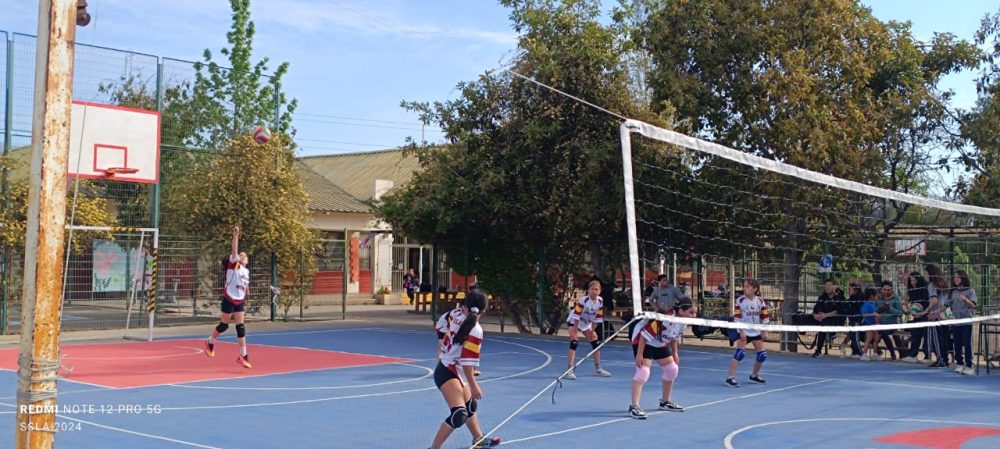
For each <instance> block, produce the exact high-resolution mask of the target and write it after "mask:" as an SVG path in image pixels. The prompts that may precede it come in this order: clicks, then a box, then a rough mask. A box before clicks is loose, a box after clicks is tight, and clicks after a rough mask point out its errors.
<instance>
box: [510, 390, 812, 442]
mask: <svg viewBox="0 0 1000 449" xmlns="http://www.w3.org/2000/svg"><path fill="white" fill-rule="evenodd" d="M825 382H830V381H829V380H821V381H818V382H808V383H804V384H797V385H791V386H788V387H783V388H778V389H774V390H767V391H762V392H759V393H752V394H748V395H743V396H734V397H731V398H726V399H720V400H718V401H712V402H706V403H704V404H696V405H692V406H690V407H686V408H685V409H692V408H698V407H707V406H710V405H716V404H721V403H724V402H729V401H736V400H740V399H746V398H752V397H756V396H763V395H765V394H771V393H778V392H781V391H785V390H791V389H794V388H801V387H808V386H810V385H816V384H821V383H825ZM662 413H674V412H666V411H656V412H651V413H648V414H647V416H653V415H659V414H662ZM634 420H635V419H634V418H615V419H610V420H607V421H601V422H597V423H593V424H587V425H585V426H577V427H572V428H569V429H563V430H557V431H555V432H548V433H543V434H539V435H532V436H529V437H524V438H517V439H513V440H506V441H504V442H503V444H513V443H519V442H521V441H529V440H537V439H539V438H548V437H551V436H555V435H561V434H564V433H570V432H576V431H577V430H584V429H590V428H594V427H601V426H606V425H608V424H614V423H619V422H623V421H634Z"/></svg>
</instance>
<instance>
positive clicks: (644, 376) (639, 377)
mask: <svg viewBox="0 0 1000 449" xmlns="http://www.w3.org/2000/svg"><path fill="white" fill-rule="evenodd" d="M632 380H634V381H636V382H640V383H643V384H645V383H646V381H647V380H649V367H648V366H643V367H642V368H639V367H636V368H635V375H634V376H632Z"/></svg>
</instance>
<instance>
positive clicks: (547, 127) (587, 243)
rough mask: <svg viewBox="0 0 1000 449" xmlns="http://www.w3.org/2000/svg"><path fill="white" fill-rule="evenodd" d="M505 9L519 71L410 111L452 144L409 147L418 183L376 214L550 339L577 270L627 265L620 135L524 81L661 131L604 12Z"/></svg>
mask: <svg viewBox="0 0 1000 449" xmlns="http://www.w3.org/2000/svg"><path fill="white" fill-rule="evenodd" d="M501 3H502V4H504V5H505V6H507V7H509V8H510V9H511V15H510V17H511V22H512V24H513V27H514V29H515V31H517V32H518V33H520V38H519V41H518V50H519V51H518V54H517V55H516V56H515V57H514V58H513V61H512V62H511V65H510V67H511V70H510V71H509V72H508V71H500V72H490V73H486V74H484V75H482V76H481V77H480V78H479V79H478V80H477V81H474V82H466V83H461V84H460V85H459V90H460V92H461V96H460V98H459V99H457V100H453V101H448V102H444V103H441V102H438V103H433V104H429V103H404V107H406V108H409V109H411V110H414V111H417V112H419V113H420V114H421V116H422V117H425V118H427V119H428V121H429V122H433V123H435V124H436V125H438V126H440V127H441V128H442V129H443V130H444V131H445V135H446V139H447V141H448V142H447V144H446V145H444V146H439V147H437V146H436V147H430V146H425V145H414V146H413V148H411V149H410V150H409V151H411V152H414V153H416V154H417V155H418V156H419V158H420V162H421V165H422V167H423V171H422V172H420V173H418V174H417V175H416V176H415V177H414V179H413V181H412V182H411V183H410V184H408V185H407V186H405V187H404V188H401V189H398V190H396V191H394V192H392V193H391V194H390V195H387V196H386V197H384V198H383V202H382V203H381V204H379V205H378V207H377V212H378V214H379V216H380V217H381V218H382V219H384V220H385V221H387V222H388V223H390V224H391V225H392V226H393V229H397V230H399V231H401V232H402V233H405V234H406V235H408V236H410V237H413V238H416V239H418V240H420V241H423V242H429V243H434V244H435V245H436V246H437V247H438V248H442V249H444V251H445V252H446V253H447V254H449V258H448V260H449V262H450V263H452V267H453V268H459V269H462V266H465V265H466V261H467V262H468V263H467V267H468V270H469V271H471V272H474V273H476V274H477V275H478V276H479V278H480V279H481V285H482V286H483V287H484V288H486V289H487V290H488V291H490V292H491V293H493V294H495V295H498V296H499V297H500V298H502V300H503V301H504V304H505V306H506V307H507V310H508V311H509V312H511V313H512V315H513V318H514V322H515V323H516V324H517V325H518V327H519V329H520V330H521V331H527V328H528V325H527V324H526V322H527V320H528V319H529V318H531V317H533V318H535V319H536V320H539V321H538V322H542V321H544V322H545V325H544V326H543V327H544V329H543V332H554V331H555V330H557V329H558V328H559V326H560V325H561V324H562V320H563V318H564V316H565V315H564V314H565V302H564V301H559V300H558V291H562V290H566V289H570V288H571V287H572V286H567V285H563V284H564V282H565V279H566V276H567V275H568V274H573V273H579V272H580V271H581V270H583V269H584V267H586V266H587V265H588V263H587V262H589V261H588V260H587V255H588V254H591V255H593V256H594V258H595V259H602V260H612V261H615V260H617V261H621V260H623V257H624V254H626V253H625V251H624V248H625V244H626V241H625V235H624V226H623V223H622V222H623V216H624V212H623V207H622V204H623V202H622V198H623V193H622V182H621V179H622V174H621V162H620V161H621V156H620V144H619V137H618V125H619V123H620V122H619V121H618V120H617V119H615V118H613V117H611V116H609V115H607V114H606V113H604V112H601V111H598V110H596V109H594V108H592V107H590V106H586V105H584V104H582V103H580V102H579V101H577V100H573V99H570V98H567V97H566V96H563V95H561V94H558V93H555V92H552V91H550V90H548V89H545V88H542V87H539V86H538V85H536V84H534V83H533V82H531V81H528V80H526V79H524V78H523V77H530V78H531V79H535V80H539V81H541V82H543V83H545V84H548V85H550V86H553V87H555V88H557V89H560V90H562V91H564V92H567V93H569V94H570V95H574V96H577V97H580V98H583V99H586V100H588V101H591V102H593V103H595V104H600V105H602V106H604V107H606V108H608V109H611V110H614V111H617V112H619V113H622V114H626V115H629V116H640V117H645V118H647V119H648V120H650V121H654V122H662V121H663V120H662V119H659V118H658V117H653V116H647V115H646V114H643V113H641V111H640V110H639V109H638V107H637V104H639V103H640V102H639V101H638V100H637V99H636V98H635V97H634V95H633V94H632V92H631V91H630V90H629V84H628V76H627V73H626V72H625V70H624V68H623V66H622V64H621V61H622V59H621V58H622V54H623V51H622V42H623V40H622V39H620V38H619V36H618V35H617V34H616V32H615V30H614V29H613V28H611V27H609V26H604V25H601V24H600V23H599V21H598V18H599V17H600V2H599V1H594V0H591V1H582V0H579V1H564V2H556V1H552V0H547V1H514V0H504V1H502V2H501ZM640 149H641V148H640ZM594 265H595V266H596V265H597V264H594ZM612 266H614V265H612ZM607 300H609V301H610V298H608V299H607ZM539 301H540V303H539ZM539 309H540V310H541V311H542V314H541V316H539V315H538V313H537V311H538V310H539Z"/></svg>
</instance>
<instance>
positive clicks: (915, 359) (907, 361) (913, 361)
mask: <svg viewBox="0 0 1000 449" xmlns="http://www.w3.org/2000/svg"><path fill="white" fill-rule="evenodd" d="M900 360H902V361H904V362H906V363H917V358H916V357H909V356H907V357H903V358H902V359H900Z"/></svg>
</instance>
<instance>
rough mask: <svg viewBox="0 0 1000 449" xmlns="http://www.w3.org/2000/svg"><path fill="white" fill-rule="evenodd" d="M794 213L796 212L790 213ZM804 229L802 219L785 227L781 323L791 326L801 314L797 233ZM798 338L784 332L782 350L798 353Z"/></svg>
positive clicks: (800, 268) (800, 265)
mask: <svg viewBox="0 0 1000 449" xmlns="http://www.w3.org/2000/svg"><path fill="white" fill-rule="evenodd" d="M789 212H791V213H794V211H789ZM800 227H804V223H803V222H802V219H801V218H798V217H796V218H794V219H792V220H791V222H789V224H788V225H787V226H786V227H785V231H786V238H787V242H788V243H787V246H788V247H789V248H795V249H789V250H786V251H785V257H784V259H785V285H784V287H783V289H782V294H783V295H784V301H782V303H781V322H782V323H784V324H789V323H791V322H792V316H793V315H795V314H796V313H798V312H799V296H800V295H799V278H801V276H802V261H801V260H800V259H801V251H800V250H799V249H798V245H799V239H798V234H797V231H798V229H799V228H800ZM798 346H799V345H798V336H797V335H796V334H795V332H783V333H782V334H781V350H782V351H787V352H798Z"/></svg>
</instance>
